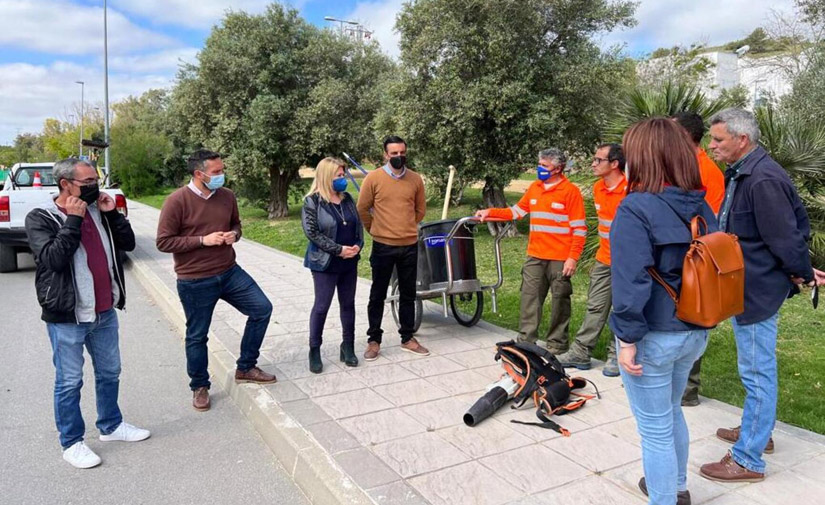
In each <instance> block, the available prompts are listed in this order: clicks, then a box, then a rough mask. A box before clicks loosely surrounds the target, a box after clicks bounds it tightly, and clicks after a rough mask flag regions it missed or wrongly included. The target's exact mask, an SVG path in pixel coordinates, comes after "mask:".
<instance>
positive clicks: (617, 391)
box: [129, 202, 825, 505]
mask: <svg viewBox="0 0 825 505" xmlns="http://www.w3.org/2000/svg"><path fill="white" fill-rule="evenodd" d="M158 215H159V212H158V211H157V210H155V209H152V208H150V207H147V206H144V205H140V204H137V203H134V202H130V216H129V217H130V219H131V222H132V226H133V228H134V229H135V232H136V233H137V235H138V249H137V251H136V252H135V254H134V255H133V257H134V258H135V262H134V263H135V269H136V270H137V271H138V272H141V271H142V272H143V274H141V275H138V277H139V278H142V279H143V282H149V283H154V284H155V286H154V287H153V288H151V289H150V291H152V292H154V293H155V296H156V298H157V299H159V304H161V305H165V306H166V307H167V309H166V310H167V315H170V317H172V318H177V320H178V326H179V327H180V323H179V321H180V319H181V318H182V315H181V313H182V311H181V308H180V304H179V302H177V299H176V294H175V293H176V291H175V278H174V273H173V269H172V257H171V255H166V254H162V253H159V252H158V251H157V250H156V248H155V245H154V243H155V242H154V237H155V226H156V222H157V218H158ZM236 251H237V253H238V262H239V264H240V265H241V266H242V267H243V268H244V269H245V270H246V271H247V272H249V273H250V275H252V276H253V277H254V278H255V279H256V280H257V281H258V283H259V284H260V286H261V287H262V289H263V290H264V291H265V292H266V294H267V295H268V296H269V298H270V300H271V301H272V303H273V305H274V307H275V310H274V313H273V318H272V322H271V324H270V327H269V329H268V331H267V336H266V339H265V340H264V344H263V348H262V351H263V352H262V361H261V364H262V368H264V369H265V370H267V371H270V372H273V373H275V374H277V376H278V378H279V382H278V383H277V384H274V385H271V386H266V387H262V386H253V385H244V386H240V387H237V386H236V387H234V389H233V386H232V385H231V381H228V380H226V377H227V376H228V373H230V372H231V370H232V367H233V366H234V364H233V361H234V359H235V358H236V356H237V353H238V348H239V342H240V338H241V337H240V334H241V332H242V331H243V327H244V323H245V318H244V317H243V316H242V315H241V314H239V313H237V312H236V311H234V309H232V308H231V307H229V306H228V305H226V304H224V303H223V302H221V303H220V304H219V305H218V307H217V309H216V311H215V318H214V321H213V337H212V340H211V341H210V348H211V352H212V357H211V358H210V367H211V368H212V370H213V374H214V375H215V376H216V377H217V379H218V380H219V381H222V382H226V383H227V384H228V385H229V388H230V394H231V395H232V397H233V398H235V400H236V401H238V402H239V404H241V408H242V410H244V411H245V412H246V413H247V415H248V416H250V419H251V420H252V422H253V425H255V426H256V428H257V429H258V430H259V431H260V432H261V435H262V438H263V439H264V440H265V441H266V442H267V443H268V444H269V445H270V448H271V449H272V450H273V452H275V453H276V455H277V456H278V457H279V459H281V462H282V463H283V464H284V466H285V467H286V468H288V469H289V468H291V467H292V466H291V465H294V467H295V470H294V471H293V478H294V479H295V480H296V482H297V483H298V485H299V486H301V487H302V489H303V490H304V492H305V493H306V494H307V495H308V496H309V497H310V499H311V500H313V502H315V503H321V502H324V503H336V502H342V503H369V502H371V501H372V502H376V503H382V504H384V503H387V504H390V503H392V504H395V503H399V504H419V503H432V504H476V503H477V504H490V505H494V504H504V503H524V504H528V503H529V504H540V503H546V504H551V503H564V504H567V505H575V504H598V505H604V504H614V505H625V504H627V505H632V504H642V503H645V499H644V497H643V495H642V494H641V492H640V491H639V490H638V488H637V482H638V480H639V477H640V476H641V475H642V469H641V449H640V447H639V444H640V442H639V437H638V435H637V433H636V426H635V422H634V420H633V417H632V415H631V413H630V410H629V408H628V404H627V399H626V396H625V394H624V390H623V389H622V386H621V380H620V379H618V378H616V379H609V378H606V377H604V376H602V374H601V370H600V369H594V370H590V371H587V372H583V373H580V374H579V375H582V376H584V377H586V378H588V379H591V380H592V381H593V382H595V383H596V384H597V385H598V387H599V389H600V390H601V392H602V399H601V400H592V401H590V402H588V404H587V406H586V407H585V408H583V409H582V410H580V411H577V412H575V413H573V414H571V415H568V416H565V417H563V418H559V419H558V421H559V423H560V424H561V425H563V426H564V427H566V428H568V429H569V430H570V431H571V432H572V436H571V437H569V438H564V437H562V436H560V435H558V434H557V433H555V432H553V431H552V430H545V429H542V428H538V427H533V426H524V425H519V424H514V423H510V422H509V421H510V420H511V419H520V420H525V421H535V415H534V412H533V409H531V408H525V409H523V410H521V411H512V410H510V409H509V408H504V409H501V411H500V412H498V413H497V414H496V416H495V417H493V418H491V419H488V420H486V421H484V422H482V423H481V424H480V425H479V426H477V427H475V428H468V427H466V426H465V425H464V424H463V423H462V415H463V414H464V412H465V411H466V410H467V408H468V407H469V406H470V405H472V403H473V402H474V401H475V400H476V399H477V398H478V397H479V396H481V394H482V393H483V391H484V388H485V386H486V385H487V384H489V383H490V382H492V381H493V380H495V379H496V378H497V377H498V376H499V375H500V370H501V369H500V366H499V365H497V364H495V362H494V361H493V356H494V344H495V343H496V342H499V341H502V340H505V339H507V338H509V337H511V336H512V333H510V332H507V331H506V330H501V329H498V328H494V327H490V326H487V325H486V324H481V325H479V326H476V327H474V328H464V327H462V326H459V325H458V324H457V323H456V322H455V321H454V320H453V319H452V318H450V319H445V318H443V317H442V316H441V314H440V312H439V311H435V310H432V309H425V312H426V314H425V318H424V323H423V324H422V326H421V329H420V331H419V332H418V334H417V338H418V339H419V340H420V341H421V343H422V344H423V345H425V346H426V347H427V348H429V349H430V351H431V352H432V355H431V356H429V357H426V358H421V357H416V356H414V355H412V354H409V353H405V352H402V351H401V349H400V348H399V343H400V341H399V339H398V337H397V333H396V331H395V326H394V323H393V321H392V317H391V315H390V311H389V307H387V310H386V311H385V326H384V328H385V330H389V331H386V333H385V338H384V345H383V346H382V352H381V357H380V358H379V359H378V360H376V361H374V362H371V363H367V362H364V361H363V359H362V360H361V363H360V364H359V366H358V367H357V368H347V367H345V366H344V365H343V364H341V363H340V362H339V361H338V359H337V355H338V343H339V342H340V337H339V334H340V328H341V326H340V322H339V319H338V313H337V306H336V305H334V306H333V309H332V310H331V312H330V315H329V318H328V321H327V331H326V335H325V337H326V342H325V344H324V346H323V348H322V353H323V355H324V356H325V358H324V372H323V374H321V375H313V374H311V373H310V372H309V370H308V365H307V351H308V346H307V341H308V320H309V312H310V309H311V306H312V302H313V289H312V279H311V276H310V274H309V272H308V271H307V270H306V269H304V268H303V267H302V264H301V261H300V259H298V258H296V257H294V256H291V255H287V254H284V253H281V252H279V251H276V250H274V249H271V248H268V247H265V246H262V245H260V244H256V243H254V242H250V241H247V240H242V241H241V242H239V243H238V244H237V245H236ZM368 293H369V282H368V281H364V280H359V286H358V292H357V297H356V307H357V316H356V352H357V353H358V354H359V357H360V356H361V355H362V354H363V351H364V348H365V346H366V336H365V332H366V303H367V297H368ZM425 306H426V305H425ZM175 311H177V312H175ZM179 358H180V360H181V363H182V362H183V359H184V357H183V351H182V350H181V354H180V357H179ZM180 387H181V388H185V387H186V384H184V383H181V385H180ZM249 398H251V400H250V399H249ZM258 410H261V412H263V413H261V412H258ZM685 416H686V417H687V419H688V424H689V428H690V435H691V453H690V462H689V471H690V474H689V477H688V485H689V488H690V491H691V495H692V498H693V503H694V504H704V503H707V504H712V505H730V504H741V503H754V504H764V505H778V504H794V505H800V504H815V503H816V504H818V503H822V502H823V501H825V484H823V483H822V482H821V479H822V476H823V475H825V437H822V436H820V435H816V434H813V433H810V432H806V431H803V430H799V429H797V428H793V427H790V426H787V425H782V424H779V425H777V428H776V431H775V432H774V440H775V441H776V447H777V450H776V453H775V454H773V455H767V456H766V460H767V461H768V465H769V468H768V478H767V479H766V480H765V481H764V482H762V483H758V484H741V485H724V484H719V483H715V482H711V481H708V480H706V479H703V478H701V477H700V476H699V475H698V473H697V472H698V467H699V465H700V464H702V463H705V462H708V461H712V460H718V459H720V458H721V457H722V456H723V455H724V454H725V451H726V450H728V449H729V448H730V446H729V445H728V444H725V443H723V442H721V441H719V440H718V439H716V437H715V435H714V434H715V431H716V429H717V428H718V427H721V426H736V425H737V424H738V423H739V410H738V409H736V408H733V407H730V406H727V405H724V404H722V403H719V402H716V401H712V400H705V401H703V403H702V405H701V406H699V407H695V408H690V409H685ZM284 444H286V445H284ZM287 446H288V447H287ZM285 447H287V448H285ZM304 466H309V467H311V470H312V471H311V472H309V473H310V474H311V476H309V477H308V476H306V475H304V471H303V470H302V469H301V468H302V467H304ZM353 484H354V485H353Z"/></svg>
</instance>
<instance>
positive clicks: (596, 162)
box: [593, 156, 610, 165]
mask: <svg viewBox="0 0 825 505" xmlns="http://www.w3.org/2000/svg"><path fill="white" fill-rule="evenodd" d="M603 161H610V159H608V158H599V157H598V156H594V157H593V163H594V164H596V165H598V164H600V163H601V162H603Z"/></svg>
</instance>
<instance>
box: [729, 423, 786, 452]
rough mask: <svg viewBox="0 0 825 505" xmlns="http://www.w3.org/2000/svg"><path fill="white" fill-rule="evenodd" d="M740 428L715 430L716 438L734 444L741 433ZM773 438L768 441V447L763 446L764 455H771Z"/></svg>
mask: <svg viewBox="0 0 825 505" xmlns="http://www.w3.org/2000/svg"><path fill="white" fill-rule="evenodd" d="M741 430H742V427H741V426H737V427H736V428H719V429H718V430H716V437H717V438H719V440H724V441H725V442H728V443H731V444H735V443H736V442H738V441H739V433H740V432H741ZM773 449H774V447H773V437H771V438H769V439H768V445H766V446H765V450H764V451H763V452H764V453H765V454H773Z"/></svg>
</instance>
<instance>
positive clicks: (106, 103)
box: [103, 0, 112, 177]
mask: <svg viewBox="0 0 825 505" xmlns="http://www.w3.org/2000/svg"><path fill="white" fill-rule="evenodd" d="M103 140H104V141H105V142H106V149H105V150H104V151H103V153H104V154H103V159H104V163H106V172H108V173H111V171H112V167H110V166H109V27H108V25H107V21H106V0H103ZM107 177H108V175H107Z"/></svg>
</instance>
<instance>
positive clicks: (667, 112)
mask: <svg viewBox="0 0 825 505" xmlns="http://www.w3.org/2000/svg"><path fill="white" fill-rule="evenodd" d="M732 105H733V103H732V102H731V100H730V98H728V96H727V95H722V96H720V97H719V98H715V99H710V98H708V97H707V95H705V94H704V93H703V92H702V91H701V90H700V89H699V88H698V87H697V86H693V85H690V84H686V83H674V82H667V83H665V84H664V86H662V87H656V88H651V87H636V88H634V89H633V90H632V91H631V92H630V93H629V94H628V95H627V97H626V98H625V99H624V100H622V102H621V103H620V104H619V106H618V107H617V108H616V112H615V113H614V115H613V116H612V117H611V118H610V119H609V120H608V122H607V128H606V130H605V139H607V140H608V141H609V142H621V141H622V136H623V135H624V132H625V130H627V129H628V128H629V127H630V125H632V124H633V123H636V122H638V121H641V120H642V119H645V118H648V117H653V116H664V117H671V116H675V115H676V114H678V113H680V112H695V113H697V114H699V115H700V116H702V117H703V118H704V119H705V120H707V119H708V118H710V116H712V115H713V114H715V113H717V112H719V111H720V110H722V109H724V108H726V107H731V106H732Z"/></svg>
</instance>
